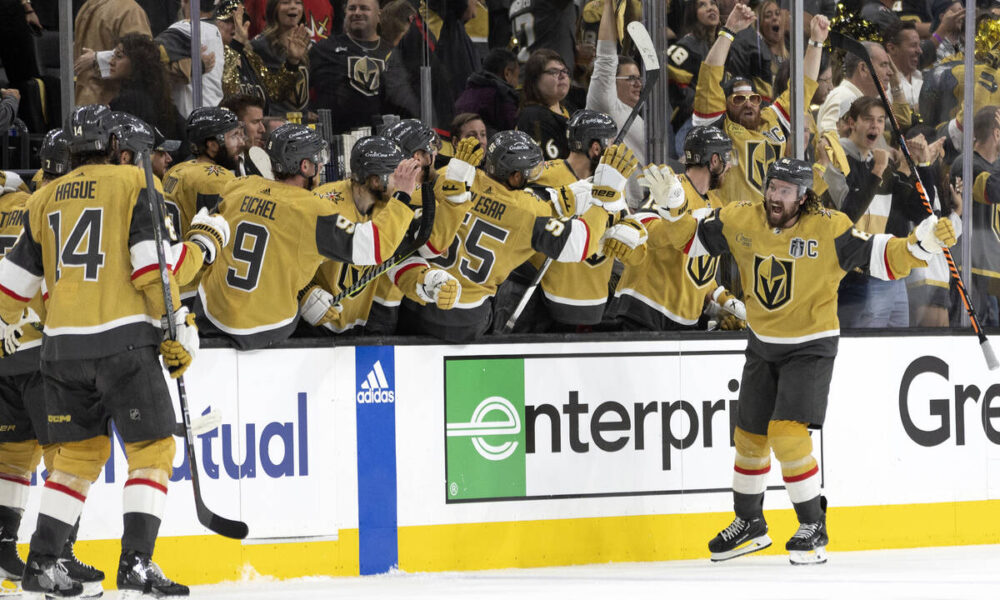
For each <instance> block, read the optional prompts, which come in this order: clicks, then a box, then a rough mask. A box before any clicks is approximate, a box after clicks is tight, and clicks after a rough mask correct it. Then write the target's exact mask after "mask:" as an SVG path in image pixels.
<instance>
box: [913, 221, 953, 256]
mask: <svg viewBox="0 0 1000 600" xmlns="http://www.w3.org/2000/svg"><path fill="white" fill-rule="evenodd" d="M906 241H907V245H906V247H907V249H908V250H909V251H910V254H912V255H913V256H915V257H916V258H919V259H920V260H930V258H931V257H932V256H934V255H935V254H941V253H942V252H944V248H945V247H947V246H952V245H954V244H955V242H956V241H957V240H956V239H955V227H954V225H952V224H951V219H938V218H937V217H936V216H934V215H931V216H929V217H927V218H926V219H924V220H923V221H921V222H920V224H919V225H917V228H916V229H914V230H913V233H911V234H910V235H909V237H908V238H907V239H906Z"/></svg>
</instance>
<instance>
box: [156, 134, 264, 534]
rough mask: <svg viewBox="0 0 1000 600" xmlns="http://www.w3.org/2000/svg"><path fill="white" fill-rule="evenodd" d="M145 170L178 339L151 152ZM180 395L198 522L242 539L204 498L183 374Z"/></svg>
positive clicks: (242, 528) (171, 329)
mask: <svg viewBox="0 0 1000 600" xmlns="http://www.w3.org/2000/svg"><path fill="white" fill-rule="evenodd" d="M142 169H143V171H145V174H146V199H147V201H148V202H149V208H150V211H151V212H152V213H153V240H154V241H155V242H156V259H157V261H158V262H159V268H160V282H161V283H162V284H163V305H164V307H165V308H166V313H167V336H168V337H169V338H170V339H172V340H174V339H177V324H176V323H174V318H173V316H174V301H173V298H171V296H170V271H169V267H168V266H167V259H166V256H164V253H163V241H164V240H163V230H162V223H164V221H165V219H166V216H165V213H164V211H163V204H162V201H161V200H160V199H159V197H160V194H159V192H157V190H156V187H155V186H154V184H153V164H152V161H151V159H150V155H149V153H148V152H144V153H143V156H142ZM177 397H178V400H179V401H180V406H181V416H182V417H183V422H184V441H185V442H186V444H187V446H186V447H187V455H188V461H190V463H191V487H192V489H193V490H194V507H195V511H196V512H197V513H198V521H199V522H200V523H201V524H202V525H204V526H205V527H207V528H209V529H210V530H212V531H214V532H215V533H218V534H219V535H223V536H226V537H229V538H233V539H237V540H242V539H243V538H245V537H246V536H247V533H249V528H248V527H247V524H246V523H244V522H242V521H232V520H230V519H226V518H225V517H221V516H219V515H217V514H215V513H214V512H212V511H211V510H210V509H209V508H208V507H207V506H205V501H204V500H203V499H202V497H201V484H200V482H199V479H198V477H199V475H198V461H197V459H196V457H195V454H194V433H193V432H192V431H191V415H190V413H189V411H188V401H187V389H186V388H185V387H184V377H183V376H181V377H178V378H177Z"/></svg>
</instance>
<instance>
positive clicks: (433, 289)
mask: <svg viewBox="0 0 1000 600" xmlns="http://www.w3.org/2000/svg"><path fill="white" fill-rule="evenodd" d="M461 295H462V284H461V283H459V282H458V280H457V279H455V277H454V276H452V274H451V273H449V272H448V271H445V270H442V269H434V268H430V269H427V270H426V271H424V272H423V274H422V275H421V276H420V279H419V280H417V297H419V298H420V299H421V300H423V301H424V302H426V303H428V304H435V305H437V307H438V308H440V309H441V310H448V309H449V308H451V307H453V306H455V302H457V301H458V297H459V296H461Z"/></svg>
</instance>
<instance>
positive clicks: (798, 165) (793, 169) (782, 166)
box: [764, 158, 813, 194]
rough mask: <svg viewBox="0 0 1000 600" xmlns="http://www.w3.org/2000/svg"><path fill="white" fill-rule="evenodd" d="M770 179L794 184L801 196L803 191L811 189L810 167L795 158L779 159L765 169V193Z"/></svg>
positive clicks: (811, 172)
mask: <svg viewBox="0 0 1000 600" xmlns="http://www.w3.org/2000/svg"><path fill="white" fill-rule="evenodd" d="M772 179H778V180H780V181H787V182H788V183H792V184H795V185H797V186H799V194H803V193H805V190H808V189H812V184H813V170H812V165H810V164H809V163H807V162H806V161H804V160H799V159H797V158H779V159H778V160H776V161H774V162H773V163H771V166H770V167H768V168H767V177H765V179H764V191H765V192H766V191H767V187H768V186H769V185H770V184H771V180H772Z"/></svg>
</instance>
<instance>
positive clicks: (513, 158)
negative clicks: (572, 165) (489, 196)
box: [483, 131, 545, 183]
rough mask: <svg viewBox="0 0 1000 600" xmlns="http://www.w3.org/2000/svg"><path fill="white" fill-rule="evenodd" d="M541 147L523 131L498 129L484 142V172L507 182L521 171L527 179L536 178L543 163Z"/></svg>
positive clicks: (532, 179)
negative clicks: (487, 141) (498, 130)
mask: <svg viewBox="0 0 1000 600" xmlns="http://www.w3.org/2000/svg"><path fill="white" fill-rule="evenodd" d="M543 160H544V157H543V156H542V149H541V148H539V147H538V144H536V143H535V140H533V139H531V136H529V135H528V134H527V133H525V132H523V131H500V132H497V133H494V134H493V137H491V138H490V141H489V143H487V144H486V156H485V157H484V159H483V168H484V170H485V171H486V174H487V175H489V176H490V177H492V178H493V179H496V180H497V181H500V182H502V183H507V178H508V177H510V176H511V175H513V174H514V173H523V174H524V176H525V178H526V179H527V180H528V181H534V180H535V179H538V176H539V175H540V174H541V172H542V168H544V166H545V163H544V162H543Z"/></svg>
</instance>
